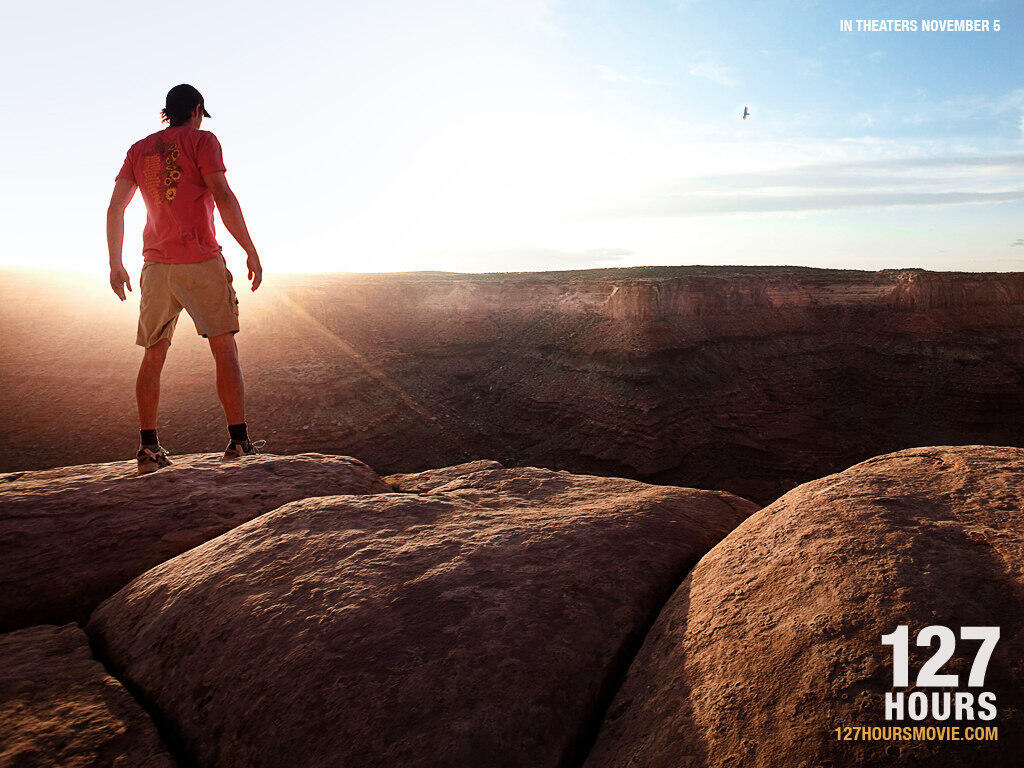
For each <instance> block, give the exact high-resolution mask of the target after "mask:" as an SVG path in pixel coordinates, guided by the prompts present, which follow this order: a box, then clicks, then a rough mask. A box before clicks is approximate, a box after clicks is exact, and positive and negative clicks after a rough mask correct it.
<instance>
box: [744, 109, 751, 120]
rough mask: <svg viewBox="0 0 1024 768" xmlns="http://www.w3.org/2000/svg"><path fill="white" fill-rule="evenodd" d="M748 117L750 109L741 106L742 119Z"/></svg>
mask: <svg viewBox="0 0 1024 768" xmlns="http://www.w3.org/2000/svg"><path fill="white" fill-rule="evenodd" d="M748 117H750V110H749V109H747V108H746V107H744V108H743V119H744V120H746V119H747V118H748Z"/></svg>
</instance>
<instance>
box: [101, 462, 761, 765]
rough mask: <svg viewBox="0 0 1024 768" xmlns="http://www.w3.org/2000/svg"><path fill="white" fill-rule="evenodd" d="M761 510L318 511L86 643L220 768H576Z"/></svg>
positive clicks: (322, 507)
mask: <svg viewBox="0 0 1024 768" xmlns="http://www.w3.org/2000/svg"><path fill="white" fill-rule="evenodd" d="M755 509H756V506H755V505H754V504H752V503H751V502H748V501H745V500H742V499H740V498H737V497H735V496H732V495H730V494H727V493H723V492H707V491H695V490H691V489H685V488H671V487H659V486H651V485H646V484H643V483H637V482H634V481H630V480H620V479H611V478H600V477H586V476H579V475H571V474H568V473H564V472H553V471H549V470H541V469H531V468H518V469H500V468H498V469H484V470H480V471H476V472H469V473H468V474H462V473H459V474H458V475H457V476H455V477H454V478H453V479H452V480H451V481H450V482H448V483H446V484H444V485H441V486H438V487H437V488H436V489H434V490H432V491H431V492H429V493H422V494H403V493H389V494H380V495H374V496H361V497H360V496H333V497H321V498H314V499H306V500H303V501H297V502H293V503H291V504H287V505H285V506H283V507H281V508H280V509H277V510H275V511H273V512H271V513H268V514H266V515H263V516H262V517H260V518H258V519H255V520H252V521H250V522H248V523H245V524H244V525H241V526H239V527H238V528H235V529H234V530H232V531H231V532H229V533H227V534H224V535H223V536H220V537H218V538H216V539H214V540H212V541H209V542H207V543H206V544H203V545H202V546H199V547H197V548H195V549H192V550H190V551H189V552H186V553H184V554H182V555H180V556H178V557H176V558H174V559H173V560H170V561H168V562H166V563H163V564H162V565H159V566H157V567H156V568H153V569H152V570H150V571H148V572H147V573H145V574H144V575H142V576H140V577H139V578H137V579H136V580H135V581H133V582H132V583H131V584H129V585H127V586H126V587H125V588H124V589H122V590H121V591H120V592H118V593H117V594H116V595H114V596H113V597H111V598H110V599H108V600H107V601H105V602H104V603H103V604H102V605H101V606H100V607H99V608H98V609H97V610H96V611H95V612H94V613H93V615H92V618H91V620H90V622H89V625H88V627H87V632H88V633H89V635H90V637H91V638H92V640H93V641H94V644H95V646H96V648H97V649H98V652H99V653H100V654H101V655H102V657H103V658H104V659H105V660H106V662H107V663H108V664H109V665H110V667H111V668H112V669H114V670H116V671H117V673H118V674H119V675H120V676H122V677H121V679H123V680H125V681H128V682H129V683H130V684H131V685H132V686H133V690H136V691H138V693H139V695H140V696H141V697H142V699H143V700H144V701H145V702H146V704H147V708H148V709H149V710H150V711H151V712H152V713H153V715H154V717H155V718H157V720H158V722H160V723H161V725H162V727H163V729H164V731H163V732H164V733H166V734H168V736H167V738H168V739H169V741H170V743H171V745H172V746H173V747H174V749H175V751H176V753H177V754H180V755H183V756H185V758H186V759H188V760H189V761H193V762H194V763H195V764H196V765H198V766H200V767H201V768H214V766H216V767H217V768H231V766H245V768H260V767H263V766H302V767H303V768H314V767H315V766H341V765H344V766H348V767H349V768H365V767H369V766H387V767H388V768H392V767H393V766H399V765H400V766H405V767H406V768H414V767H415V766H423V767H424V768H426V767H427V766H430V767H431V768H434V767H435V766H466V767H467V768H468V767H469V766H474V767H476V766H489V767H491V768H500V767H501V766H530V768H541V767H542V766H552V767H554V766H561V765H567V764H572V763H574V762H575V763H576V764H578V763H579V762H580V760H582V757H583V755H584V754H585V751H586V749H587V747H588V746H589V743H590V741H591V740H592V738H593V735H594V733H595V732H596V727H597V724H598V722H599V718H600V714H601V711H602V709H603V707H604V706H606V705H607V702H608V701H609V700H610V698H611V695H612V693H613V692H614V689H615V686H617V685H618V683H619V681H620V679H621V675H622V674H623V673H624V671H625V666H626V665H627V664H628V661H629V658H630V657H631V656H632V654H633V653H634V652H635V650H636V647H637V646H638V645H639V642H640V640H641V638H642V636H643V633H644V632H645V631H646V629H647V628H648V626H649V624H650V622H651V621H652V620H653V618H654V616H655V615H656V614H657V611H658V609H659V608H660V606H661V605H662V604H663V602H664V600H665V599H666V598H667V597H668V595H669V594H671V592H672V590H673V589H674V588H675V587H676V585H678V583H679V581H680V580H681V578H682V577H683V576H684V575H685V574H686V572H687V571H688V569H689V568H691V567H692V565H693V563H694V562H696V560H697V559H698V558H699V557H700V556H701V555H702V554H703V553H704V552H706V551H707V550H708V549H709V548H710V547H712V546H713V545H714V544H715V543H716V542H717V541H719V540H720V539H721V538H722V537H723V536H724V535H725V534H726V533H728V532H729V531H730V530H732V528H733V527H734V526H736V525H737V524H738V523H739V522H740V521H742V520H743V519H744V518H745V517H746V516H747V515H748V514H750V513H751V512H752V511H754V510H755Z"/></svg>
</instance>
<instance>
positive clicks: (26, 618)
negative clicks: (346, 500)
mask: <svg viewBox="0 0 1024 768" xmlns="http://www.w3.org/2000/svg"><path fill="white" fill-rule="evenodd" d="M171 458H172V460H173V461H174V464H173V465H172V466H170V467H167V468H166V469H162V470H160V471H159V472H155V473H153V474H150V475H144V476H142V477H139V476H137V475H136V470H135V462H134V461H120V462H115V463H111V464H85V465H82V466H77V467H63V468H61V469H52V470H44V471H39V472H17V473H12V474H7V475H0V510H2V512H0V630H9V629H16V628H19V627H25V626H30V625H33V624H47V623H48V624H63V623H66V622H68V621H85V619H87V618H88V616H89V614H90V613H91V612H92V609H93V608H94V607H96V605H97V604H99V603H100V601H102V600H103V599H104V598H106V597H109V596H110V595H112V594H113V593H114V592H116V591H117V590H118V589H120V588H121V587H123V586H124V585H125V584H127V583H128V582H129V581H131V580H132V579H133V578H135V577H136V576H138V575H139V574H140V573H143V572H144V571H146V570H148V569H150V568H152V567H153V566H154V565H157V564H158V563H161V562H163V561H164V560H167V559H168V558H171V557H174V556H175V555H177V554H179V553H181V552H184V551H185V550H187V549H191V548H192V547H194V546H196V545H197V544H202V543H203V542H204V541H209V540H210V539H212V538H214V537H215V536H219V535H220V534H222V533H224V532H225V531H227V530H230V529H231V528H234V527H235V526H236V525H239V524H240V523H244V522H246V521H247V520H251V519H253V518H254V517H258V516H259V515H261V514H263V513H264V512H268V511H270V510H272V509H274V508H275V507H279V506H281V505H282V504H285V503H287V502H289V501H294V500H295V499H302V498H305V497H307V496H323V495H327V494H337V493H378V492H381V491H390V490H391V488H390V487H389V486H388V485H387V484H386V483H384V481H383V480H381V479H380V478H379V477H378V476H377V475H376V474H375V473H374V472H373V470H372V469H370V468H369V467H367V466H366V465H365V464H363V463H362V462H360V461H357V460H356V459H352V458H348V457H343V456H323V455H321V454H301V455H298V456H270V455H265V456H254V457H249V458H247V459H245V460H244V461H240V462H230V463H225V462H221V461H220V460H219V458H218V457H217V456H211V455H209V454H206V455H200V454H196V455H189V456H173V457H171Z"/></svg>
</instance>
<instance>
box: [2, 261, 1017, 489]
mask: <svg viewBox="0 0 1024 768" xmlns="http://www.w3.org/2000/svg"><path fill="white" fill-rule="evenodd" d="M8 277H9V279H7V280H6V281H5V284H4V287H3V288H2V289H0V290H2V296H3V298H4V299H5V301H4V302H3V306H2V308H0V319H2V322H3V327H4V341H3V346H2V349H0V365H2V368H0V370H2V372H3V391H2V392H0V394H3V395H4V398H3V404H2V405H0V409H2V410H0V440H2V445H0V469H3V470H18V469H28V468H38V467H48V466H56V465H61V464H73V463H81V462H86V461H104V460H111V459H116V458H124V457H127V456H130V455H131V454H132V451H133V450H134V442H135V439H136V438H135V432H134V427H135V425H134V397H133V396H134V392H133V379H134V368H135V366H136V364H137V360H138V356H139V351H138V349H137V348H133V347H132V343H133V337H134V323H135V312H136V311H137V305H133V304H132V303H131V302H129V303H127V304H125V305H119V304H118V302H117V301H116V299H114V298H113V296H112V295H111V296H109V297H107V296H104V295H103V293H102V291H103V285H102V281H98V285H97V286H83V284H81V283H76V284H65V283H62V284H59V285H58V284H54V283H53V282H47V281H46V279H45V278H43V277H41V276H39V275H29V274H15V275H13V276H11V275H9V276H8ZM240 293H242V294H243V295H242V305H241V316H242V329H243V330H242V333H240V334H239V336H238V343H239V348H240V354H241V357H242V363H243V367H244V369H245V373H246V382H247V387H248V401H249V422H250V424H251V425H252V430H253V432H254V433H255V435H256V436H258V437H265V438H267V439H268V440H269V441H270V445H271V447H272V449H273V451H274V452H275V453H289V452H303V451H322V452H326V453H342V454H347V455H352V456H356V457H358V458H360V459H362V460H363V461H366V462H367V463H368V464H370V465H371V466H374V467H375V468H377V469H378V470H379V471H381V472H411V471H417V470H421V469H425V468H428V467H432V466H443V465H447V464H453V463H457V462H461V461H467V460H471V459H477V458H492V459H497V460H500V461H502V462H503V463H505V464H506V465H517V464H519V465H522V464H528V465H535V466H547V467H552V468H556V469H568V470H572V471H577V472H589V473H597V474H607V475H618V476H628V477H634V478H640V479H646V480H649V481H653V482H658V483H669V484H681V485H688V486H694V487H701V488H715V489H724V490H729V491H732V492H735V493H737V494H739V495H742V496H745V497H747V498H752V499H755V500H757V501H759V502H768V501H771V500H773V499H774V498H776V497H778V496H779V495H780V494H781V493H783V492H785V491H786V490H788V489H790V488H792V487H793V486H795V485H797V484H799V483H801V482H803V481H806V480H809V479H812V478H815V477H820V476H821V475H824V474H828V473H830V472H834V471H838V470H840V469H843V468H845V467H847V466H849V465H851V464H853V463H855V462H857V461H860V460H862V459H865V458H868V457H871V456H875V455H878V454H881V453H886V452H889V451H894V450H899V449H902V448H906V447H910V446H917V445H935V444H982V443H984V444H994V445H1022V444H1024V418H1022V417H1024V274H1021V273H1000V274H980V273H930V272H925V271H921V270H900V271H884V272H854V271H841V270H814V269H802V268H792V267H765V268H749V267H645V268H630V269H615V270H583V271H575V272H549V273H515V274H490V275H455V274H446V273H412V274H393V275H326V276H288V277H279V278H277V279H271V280H270V281H269V283H268V284H267V285H266V287H265V288H264V289H261V290H260V291H259V292H258V293H257V294H248V293H245V292H244V291H240ZM162 396H163V402H162V411H161V424H160V429H161V439H162V441H163V442H164V444H165V445H166V446H167V447H168V448H169V449H170V450H171V451H172V452H177V453H185V452H193V451H214V450H217V449H220V448H222V447H223V445H221V443H224V442H226V438H225V436H224V430H223V424H222V416H221V414H220V409H219V406H218V404H217V400H216V395H215V392H214V387H213V380H212V361H211V360H210V359H209V353H208V352H207V351H206V350H205V349H204V348H203V345H202V342H201V340H200V339H197V338H196V337H195V334H194V332H193V329H192V327H191V323H189V322H188V321H187V320H183V321H182V322H181V323H179V326H178V331H177V335H176V337H175V341H174V345H173V347H172V351H171V354H170V356H169V359H168V368H167V373H166V376H165V383H164V390H163V395H162Z"/></svg>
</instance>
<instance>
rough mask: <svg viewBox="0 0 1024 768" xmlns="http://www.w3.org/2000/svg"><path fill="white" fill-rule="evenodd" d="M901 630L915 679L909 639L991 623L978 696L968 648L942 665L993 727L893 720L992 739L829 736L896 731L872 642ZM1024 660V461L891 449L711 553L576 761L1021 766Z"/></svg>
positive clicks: (616, 765) (915, 656)
mask: <svg viewBox="0 0 1024 768" xmlns="http://www.w3.org/2000/svg"><path fill="white" fill-rule="evenodd" d="M900 624H907V625H909V627H910V638H911V640H910V648H911V656H910V673H911V675H910V682H911V683H912V684H913V683H914V682H915V681H916V679H917V678H916V675H917V672H918V670H920V668H921V666H922V664H923V663H924V661H925V660H926V659H927V658H928V657H929V656H931V654H932V653H934V652H935V651H937V650H938V644H937V643H935V644H933V645H932V647H931V648H930V649H929V648H918V647H917V646H916V645H915V643H914V639H913V638H915V637H916V634H917V632H918V631H919V630H921V629H922V628H924V627H925V626H929V625H943V626H946V627H949V628H952V629H953V631H954V632H956V633H959V628H960V627H961V626H990V625H998V626H1000V627H1001V634H1002V637H1001V639H1000V640H999V642H998V644H997V645H996V648H995V652H994V653H993V655H992V658H991V661H990V663H989V666H988V671H987V675H986V677H985V682H984V687H981V688H975V689H972V688H970V687H968V685H967V682H968V681H967V675H968V672H969V670H970V668H971V664H972V662H973V660H974V657H975V654H976V652H977V650H978V648H979V643H978V642H976V641H965V640H960V641H958V642H957V644H956V650H955V653H954V654H953V656H952V658H951V659H950V660H949V662H948V663H946V664H945V665H944V666H943V667H942V668H941V669H940V670H939V672H940V673H941V674H950V673H953V674H958V675H959V676H960V680H959V682H960V686H961V687H960V688H959V690H960V691H971V692H973V693H978V692H979V691H991V692H994V693H995V694H996V696H997V704H998V716H997V717H996V719H995V720H991V721H981V720H974V721H961V722H959V723H956V722H954V721H952V720H947V721H940V720H937V719H933V718H931V717H928V718H926V719H925V720H921V721H914V720H911V719H909V718H908V719H906V720H904V721H903V722H902V723H899V724H900V725H915V724H916V725H937V726H942V725H960V726H961V727H966V726H977V725H994V726H998V728H999V741H998V742H978V741H964V742H950V741H920V740H911V741H906V742H901V741H891V742H886V741H882V742H844V741H837V739H836V733H835V729H836V728H837V727H839V726H855V725H863V726H876V725H878V726H881V725H891V724H892V723H888V722H886V720H885V715H884V710H883V705H884V696H885V692H887V691H890V690H892V689H893V688H892V687H893V678H892V675H893V668H892V656H891V649H890V648H889V647H887V646H883V645H882V644H881V637H882V635H883V634H886V633H889V632H892V631H893V630H894V629H896V627H897V625H900ZM1022 659H1024V450H1021V449H1017V448H992V447H958V448H919V449H913V450H906V451H901V452H899V453H894V454H891V455H887V456H881V457H878V458H875V459H872V460H870V461H866V462H864V463H862V464H858V465H857V466H854V467H852V468H851V469H848V470H847V471H845V472H841V473H839V474H836V475H832V476H830V477H825V478H823V479H821V480H817V481H815V482H811V483H807V484H805V485H802V486H800V487H799V488H796V489H794V490H793V491H791V492H790V493H788V494H786V495H785V496H783V497H782V498H781V499H779V500H778V501H777V502H775V503H774V504H771V505H770V506H768V507H766V508H764V509H763V510H761V511H760V512H759V513H757V514H755V515H753V516H751V517H750V518H748V519H747V521H746V522H745V523H743V524H742V525H741V526H740V527H739V528H738V529H737V530H735V531H734V532H733V533H732V534H731V535H730V536H728V537H727V538H726V539H725V540H724V541H723V542H722V543H721V544H719V545H718V546H717V547H715V548H714V549H713V550H712V551H711V552H710V553H709V554H708V555H707V556H706V557H705V558H704V559H703V560H702V561H701V562H700V564H699V565H698V566H697V567H696V568H695V569H694V570H693V572H692V573H691V575H690V576H689V577H688V578H687V580H686V581H685V582H684V583H683V584H682V586H680V588H679V589H678V590H677V591H676V593H675V595H673V597H672V598H671V600H670V601H669V603H668V604H667V606H666V607H665V609H664V610H663V611H662V612H661V614H660V616H659V617H658V620H657V622H656V623H655V625H654V627H653V628H652V630H651V632H650V633H649V634H648V636H647V639H646V641H645V642H644V645H643V648H642V649H641V651H640V653H639V654H638V656H637V657H636V660H635V661H634V663H633V664H632V666H631V668H630V670H629V674H628V676H627V679H626V681H625V683H624V685H623V687H622V688H621V689H620V691H619V693H618V694H617V696H616V697H615V702H614V703H613V705H612V707H611V709H610V710H609V713H608V715H607V717H606V719H605V721H604V724H603V726H602V729H601V733H600V736H599V738H598V741H597V743H596V745H595V747H594V749H593V750H592V751H591V753H590V756H589V759H588V761H587V763H586V766H587V768H626V766H630V768H633V767H634V766H635V767H636V768H681V766H689V767H691V768H725V767H726V766H729V767H730V768H735V767H736V766H743V768H783V767H785V768H790V767H792V768H799V767H801V766H806V767H808V768H810V767H812V766H837V768H838V766H858V768H862V767H863V768H874V767H875V766H877V767H878V768H883V767H885V768H888V767H890V766H922V767H924V766H928V767H929V768H931V767H934V766H966V765H985V766H988V767H989V768H996V767H997V766H998V767H999V768H1002V767H1004V766H1005V767H1006V768H1010V766H1014V767H1016V766H1019V765H1020V764H1021V763H1020V760H1021V755H1022V754H1024V663H1022V661H1021V660H1022ZM897 690H908V689H897ZM909 690H914V689H909ZM917 690H921V691H925V692H927V693H929V694H930V693H931V692H932V691H941V690H944V689H934V688H928V689H925V688H920V689H917ZM975 711H977V710H975Z"/></svg>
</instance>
